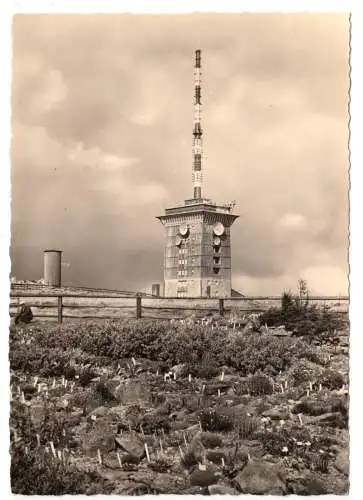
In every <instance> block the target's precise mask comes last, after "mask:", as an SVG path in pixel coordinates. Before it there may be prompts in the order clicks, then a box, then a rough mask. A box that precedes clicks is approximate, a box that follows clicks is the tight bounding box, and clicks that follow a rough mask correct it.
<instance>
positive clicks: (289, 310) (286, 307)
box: [260, 292, 343, 340]
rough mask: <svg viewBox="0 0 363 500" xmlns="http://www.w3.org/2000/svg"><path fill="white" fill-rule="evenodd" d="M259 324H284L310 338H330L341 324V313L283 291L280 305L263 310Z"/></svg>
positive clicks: (299, 334) (287, 327) (300, 334)
mask: <svg viewBox="0 0 363 500" xmlns="http://www.w3.org/2000/svg"><path fill="white" fill-rule="evenodd" d="M260 322H261V324H266V325H267V326H280V325H284V326H285V328H286V330H288V331H291V332H294V333H295V334H296V335H298V336H302V337H306V338H308V339H310V340H312V339H313V338H317V337H319V336H320V337H324V338H332V337H333V336H335V334H336V331H337V330H339V329H340V328H341V327H342V326H343V320H342V318H341V315H339V314H337V313H335V312H334V311H331V310H330V309H329V308H328V307H326V306H322V307H320V306H318V305H316V304H312V303H311V302H310V301H309V298H308V296H306V298H304V299H302V298H301V297H300V296H298V295H294V294H292V293H291V292H285V293H283V295H282V297H281V306H280V307H279V308H272V309H270V310H268V311H266V312H264V313H263V314H262V315H261V317H260Z"/></svg>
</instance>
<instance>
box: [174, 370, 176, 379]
mask: <svg viewBox="0 0 363 500" xmlns="http://www.w3.org/2000/svg"><path fill="white" fill-rule="evenodd" d="M174 380H176V373H175V372H174Z"/></svg>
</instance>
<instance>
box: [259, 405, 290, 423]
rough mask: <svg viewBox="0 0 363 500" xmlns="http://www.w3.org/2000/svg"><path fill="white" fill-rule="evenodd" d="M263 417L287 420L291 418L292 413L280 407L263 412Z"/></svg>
mask: <svg viewBox="0 0 363 500" xmlns="http://www.w3.org/2000/svg"><path fill="white" fill-rule="evenodd" d="M262 416H263V417H269V418H270V419H271V420H287V419H288V418H289V417H290V412H289V409H288V408H286V407H283V406H279V407H277V408H271V409H269V410H266V411H264V412H262Z"/></svg>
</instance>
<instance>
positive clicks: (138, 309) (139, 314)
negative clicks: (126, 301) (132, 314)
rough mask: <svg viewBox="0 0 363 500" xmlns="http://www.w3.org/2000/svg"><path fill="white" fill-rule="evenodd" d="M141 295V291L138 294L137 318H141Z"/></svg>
mask: <svg viewBox="0 0 363 500" xmlns="http://www.w3.org/2000/svg"><path fill="white" fill-rule="evenodd" d="M141 308H142V306H141V295H140V294H139V293H137V294H136V319H140V318H141V310H142V309H141Z"/></svg>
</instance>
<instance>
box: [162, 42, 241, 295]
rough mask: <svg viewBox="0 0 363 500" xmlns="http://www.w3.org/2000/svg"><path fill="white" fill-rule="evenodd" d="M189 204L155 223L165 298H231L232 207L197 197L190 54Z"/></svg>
mask: <svg viewBox="0 0 363 500" xmlns="http://www.w3.org/2000/svg"><path fill="white" fill-rule="evenodd" d="M194 78H195V85H194V91H195V93H194V99H195V100H194V128H193V198H191V199H188V200H185V202H184V205H180V206H176V207H174V208H167V209H166V210H165V215H162V216H160V217H157V218H158V219H159V220H160V222H161V223H162V224H163V226H164V228H165V236H166V241H165V252H164V296H165V297H221V298H223V297H230V296H231V238H230V229H231V226H232V224H233V222H234V221H235V220H236V219H237V218H238V215H234V214H233V209H234V203H223V204H222V203H221V204H217V203H215V202H213V201H212V200H209V199H207V198H203V197H202V159H203V130H202V126H201V107H202V100H201V51H200V50H196V51H195V66H194Z"/></svg>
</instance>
